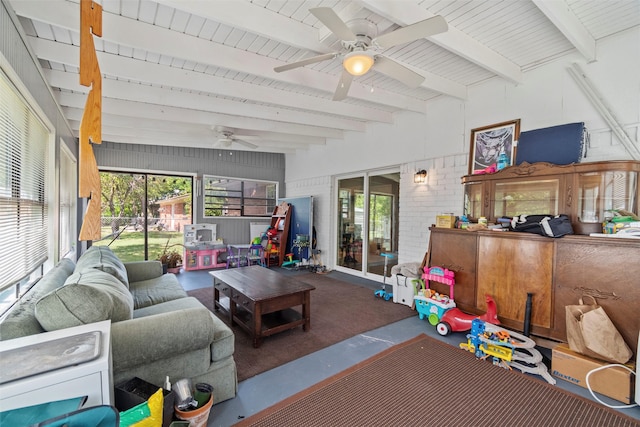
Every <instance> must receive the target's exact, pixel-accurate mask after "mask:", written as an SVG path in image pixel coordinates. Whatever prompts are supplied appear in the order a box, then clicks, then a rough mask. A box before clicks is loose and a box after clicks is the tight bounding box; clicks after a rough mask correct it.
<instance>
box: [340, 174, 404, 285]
mask: <svg viewBox="0 0 640 427" xmlns="http://www.w3.org/2000/svg"><path fill="white" fill-rule="evenodd" d="M399 183H400V173H399V172H396V171H391V172H371V173H366V174H363V175H362V176H356V177H351V178H344V179H338V181H337V188H338V192H337V195H338V200H337V206H338V213H337V236H336V255H337V258H336V266H337V267H338V268H339V269H345V270H344V271H345V272H347V273H349V272H352V273H361V274H363V275H378V276H382V275H383V274H384V273H385V271H384V270H385V261H386V269H387V276H389V271H390V270H391V267H392V266H393V265H396V264H397V263H398V262H397V251H398V206H399V188H400V186H399Z"/></svg>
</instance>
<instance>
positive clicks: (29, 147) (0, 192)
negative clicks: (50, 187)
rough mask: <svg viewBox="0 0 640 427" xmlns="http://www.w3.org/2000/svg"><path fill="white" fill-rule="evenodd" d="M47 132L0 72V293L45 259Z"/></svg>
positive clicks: (46, 230) (33, 269) (25, 275)
mask: <svg viewBox="0 0 640 427" xmlns="http://www.w3.org/2000/svg"><path fill="white" fill-rule="evenodd" d="M48 141H49V131H48V130H47V128H46V127H45V126H44V125H43V123H42V122H41V121H40V120H39V119H38V117H37V116H36V114H35V113H34V111H33V110H32V109H31V108H30V107H29V104H28V103H27V102H26V100H25V99H24V98H23V97H22V96H21V94H20V92H19V91H18V89H17V88H16V87H15V86H14V85H13V84H12V83H11V81H10V80H9V78H8V76H7V75H6V74H5V73H4V72H2V71H1V70H0V291H1V290H3V289H6V288H9V287H11V286H13V285H15V284H16V283H18V282H20V281H21V280H22V279H24V278H26V277H27V276H29V275H30V274H31V273H32V272H33V271H35V270H36V269H38V268H39V267H40V266H41V265H42V264H43V263H44V262H45V261H46V259H47V247H48V246H47V245H48V242H47V237H48V224H47V198H46V194H45V177H46V176H47V175H46V174H47V170H46V168H47V164H48V159H47V155H48V151H49V150H48V147H47V144H48Z"/></svg>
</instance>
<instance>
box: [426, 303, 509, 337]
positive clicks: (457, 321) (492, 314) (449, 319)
mask: <svg viewBox="0 0 640 427" xmlns="http://www.w3.org/2000/svg"><path fill="white" fill-rule="evenodd" d="M484 298H485V301H486V303H487V311H486V313H484V314H483V315H482V316H476V315H473V314H467V313H465V312H463V311H462V310H460V309H459V308H452V309H451V310H447V312H446V313H444V314H443V315H442V317H441V318H440V321H439V322H438V324H437V325H436V331H437V332H438V333H439V334H440V335H442V336H446V335H449V334H450V333H451V332H463V331H468V330H469V329H471V323H472V322H473V320H474V319H476V318H478V317H479V318H480V319H481V320H483V321H485V322H488V323H493V324H495V325H499V324H500V321H499V320H498V310H497V308H496V302H495V301H494V300H493V298H492V297H491V295H488V294H487V295H485V297H484Z"/></svg>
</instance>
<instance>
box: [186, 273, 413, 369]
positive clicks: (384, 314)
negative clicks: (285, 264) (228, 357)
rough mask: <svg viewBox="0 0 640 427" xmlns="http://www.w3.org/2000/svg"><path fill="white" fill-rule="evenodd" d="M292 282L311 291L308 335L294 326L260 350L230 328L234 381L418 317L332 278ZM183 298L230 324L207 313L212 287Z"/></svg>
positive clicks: (307, 276)
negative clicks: (299, 283) (232, 338)
mask: <svg viewBox="0 0 640 427" xmlns="http://www.w3.org/2000/svg"><path fill="white" fill-rule="evenodd" d="M295 277H296V278H299V279H300V280H301V281H303V282H306V283H309V284H311V285H313V286H315V287H316V289H315V290H314V291H311V330H309V331H307V332H304V331H303V330H302V327H299V328H295V329H291V330H288V331H284V332H281V333H278V334H275V335H272V336H269V337H266V338H264V339H263V340H262V345H261V346H260V347H259V348H253V344H252V340H251V338H250V337H249V335H248V334H247V333H246V332H245V331H244V330H242V329H240V328H239V327H238V326H233V327H232V329H233V332H234V335H235V346H236V347H235V353H234V359H235V361H236V365H237V368H238V381H243V380H245V379H247V378H251V377H253V376H254V375H257V374H259V373H261V372H265V371H267V370H269V369H272V368H275V367H277V366H280V365H283V364H285V363H287V362H290V361H292V360H295V359H297V358H300V357H302V356H305V355H307V354H310V353H313V352H314V351H317V350H320V349H323V348H325V347H328V346H330V345H332V344H335V343H338V342H340V341H343V340H345V339H347V338H351V337H353V336H355V335H358V334H360V333H363V332H367V331H370V330H373V329H376V328H379V327H381V326H385V325H388V324H390V323H393V322H397V321H399V320H402V319H406V318H407V317H410V316H417V314H416V312H415V311H413V310H412V309H411V308H410V307H408V306H406V305H403V304H394V303H393V302H392V301H385V300H384V299H381V298H377V297H375V296H374V291H373V290H371V289H368V288H366V287H363V286H359V285H354V284H352V283H347V282H344V281H342V280H337V279H333V278H332V277H331V273H329V274H314V273H309V272H305V273H300V274H298V275H296V276H295ZM188 294H189V295H190V296H193V297H195V298H197V299H198V300H200V301H201V302H202V303H203V304H204V305H205V306H206V307H207V308H209V310H212V311H213V312H214V313H217V315H218V317H220V318H221V319H223V320H224V321H225V323H227V324H229V322H228V318H227V317H226V316H224V315H223V314H222V313H220V312H216V311H214V310H213V309H212V308H213V287H207V288H201V289H197V290H194V291H189V292H188Z"/></svg>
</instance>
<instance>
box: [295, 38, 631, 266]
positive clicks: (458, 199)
mask: <svg viewBox="0 0 640 427" xmlns="http://www.w3.org/2000/svg"><path fill="white" fill-rule="evenodd" d="M573 62H577V63H579V64H580V65H581V67H582V68H583V70H584V71H585V72H586V74H587V75H588V77H589V78H590V80H591V81H592V82H593V83H594V85H595V86H596V88H597V89H598V90H599V91H600V93H601V94H602V95H603V97H604V98H605V99H606V101H607V103H608V104H609V106H610V107H611V109H612V112H613V113H614V115H615V116H616V117H617V119H618V121H619V122H620V123H621V124H622V125H623V127H624V128H625V130H626V131H627V133H628V134H629V135H630V137H631V138H632V139H633V140H635V141H636V142H637V141H638V139H639V133H640V72H639V71H638V70H640V30H639V29H635V30H632V31H627V32H624V33H621V34H617V35H614V36H611V37H609V38H607V39H605V40H602V41H600V42H599V44H598V46H597V60H596V61H594V62H592V63H589V64H586V63H585V62H584V60H582V58H581V57H580V55H579V54H578V53H577V52H572V53H569V54H568V55H566V56H564V57H562V58H558V59H556V60H555V61H554V62H552V63H549V64H546V65H543V66H540V67H537V68H534V69H531V70H525V73H524V81H523V83H522V84H519V85H515V84H512V83H509V82H505V81H503V80H501V79H498V78H495V79H491V80H489V81H486V82H484V83H482V84H479V85H477V86H475V87H473V88H470V90H469V94H468V99H467V100H466V101H460V100H456V99H453V98H448V97H441V98H439V99H436V100H434V101H430V102H429V104H428V107H427V111H426V112H425V113H424V114H419V113H400V114H397V115H396V117H395V118H394V123H393V124H391V125H386V124H374V125H371V126H369V127H368V128H367V131H366V132H365V133H355V132H354V133H347V134H346V135H345V139H344V140H330V141H328V142H327V145H326V146H323V147H312V148H311V149H310V150H309V151H301V152H298V153H296V154H294V155H287V157H286V176H285V183H286V196H287V197H295V196H314V207H315V209H314V222H315V224H316V227H317V229H318V246H319V247H320V248H321V249H322V250H323V252H325V251H327V252H328V253H326V252H325V253H324V254H323V255H324V256H323V261H324V263H325V264H327V265H329V266H331V267H332V266H333V259H335V252H334V251H333V247H332V246H333V245H334V243H333V242H334V240H333V235H332V233H333V232H334V231H333V230H334V228H333V223H334V222H335V212H336V209H335V207H334V201H333V197H334V191H335V189H334V188H333V185H334V181H335V180H334V178H335V177H336V176H340V175H342V174H348V173H352V172H355V171H365V170H370V169H377V168H383V167H393V166H396V167H399V169H400V172H401V181H400V199H401V202H400V228H399V254H398V255H399V257H398V261H399V262H400V263H404V262H412V261H420V260H422V257H423V256H424V253H425V252H426V250H427V245H428V239H429V232H428V227H429V226H430V225H431V224H432V223H433V222H434V221H435V216H436V215H437V214H439V213H443V212H453V213H454V214H460V213H461V212H462V204H463V188H462V185H461V184H460V177H462V176H463V175H465V174H466V173H467V171H468V157H469V138H470V130H471V129H473V128H477V127H481V126H486V125H490V124H492V123H499V122H503V121H507V120H513V119H518V118H519V119H521V131H527V130H532V129H539V128H544V127H548V126H555V125H560V124H564V123H572V122H585V124H586V127H587V129H588V130H589V131H590V135H591V142H590V146H589V147H588V152H587V158H586V159H584V160H583V161H598V160H623V159H630V156H629V155H628V154H627V153H626V151H625V149H624V147H623V146H622V145H621V144H620V142H619V141H618V140H617V139H616V137H615V136H614V135H613V134H612V132H611V130H610V129H609V128H608V127H607V124H606V123H605V121H604V120H603V119H602V117H601V116H600V114H599V113H598V112H597V110H595V109H594V108H593V107H592V106H591V104H590V103H589V101H588V99H587V98H586V96H585V95H584V94H583V93H582V92H581V91H580V88H579V87H578V86H577V85H576V83H575V82H574V80H573V78H572V77H571V76H570V74H569V73H568V72H567V68H568V67H569V66H570V65H571V64H572V63H573ZM422 168H424V169H426V170H427V171H428V178H427V185H417V184H414V183H413V174H414V173H415V171H416V170H419V169H422Z"/></svg>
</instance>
